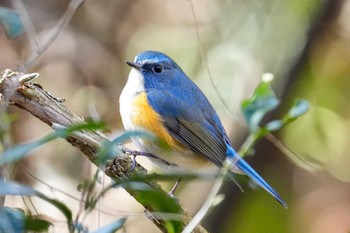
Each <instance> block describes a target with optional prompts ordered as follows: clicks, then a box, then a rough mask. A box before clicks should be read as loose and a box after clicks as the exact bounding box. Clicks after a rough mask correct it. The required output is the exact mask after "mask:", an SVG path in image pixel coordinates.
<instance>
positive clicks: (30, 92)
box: [0, 70, 207, 233]
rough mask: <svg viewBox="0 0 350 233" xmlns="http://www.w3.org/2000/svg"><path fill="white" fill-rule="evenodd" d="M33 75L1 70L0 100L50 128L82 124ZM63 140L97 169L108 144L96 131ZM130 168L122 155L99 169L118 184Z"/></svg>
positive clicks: (200, 232)
mask: <svg viewBox="0 0 350 233" xmlns="http://www.w3.org/2000/svg"><path fill="white" fill-rule="evenodd" d="M37 76H38V74H35V73H34V74H24V73H19V72H14V71H12V70H5V71H3V72H2V73H1V79H0V94H1V99H0V101H1V102H3V103H6V104H9V105H14V106H17V107H19V108H21V109H24V110H26V111H28V112H30V113H31V114H32V115H34V116H35V117H37V118H38V119H40V120H41V121H42V122H45V123H46V124H48V125H49V126H51V127H52V126H54V125H55V124H59V125H62V126H66V127H69V126H71V125H74V124H82V123H84V119H82V118H81V117H78V116H77V115H76V114H74V113H73V112H72V111H70V110H69V109H68V108H67V107H65V106H64V105H63V102H64V100H63V99H61V98H57V97H54V96H53V95H51V94H50V93H49V92H47V91H45V90H44V89H43V88H42V87H41V86H40V85H39V84H37V83H34V82H32V80H33V79H34V78H36V77H37ZM65 139H66V141H67V142H69V143H70V144H71V145H73V146H75V147H77V148H78V149H79V150H80V151H81V152H82V153H83V154H84V155H85V156H86V157H87V158H88V159H89V160H90V161H91V162H92V163H93V164H95V165H96V166H98V159H97V153H98V151H99V150H100V148H101V146H102V144H103V143H105V142H109V139H108V138H107V137H106V136H105V135H104V134H103V133H101V132H99V131H84V132H79V134H73V135H70V136H68V137H66V138H65ZM131 167H132V160H131V158H130V157H129V156H125V155H124V156H117V157H116V158H115V159H114V160H113V161H109V162H107V163H106V164H105V165H104V169H103V170H104V172H105V174H106V175H107V176H109V177H111V178H112V179H113V180H115V181H120V180H121V179H123V178H125V177H130V175H131V174H130V170H131V169H130V168H131ZM132 173H133V174H134V173H138V174H146V173H147V170H146V169H145V168H143V167H142V166H141V165H140V164H137V165H136V166H135V169H134V170H133V171H132ZM147 185H149V187H150V188H152V189H156V190H161V191H163V190H162V189H161V187H160V185H159V184H158V183H157V182H155V181H150V182H147ZM124 188H125V190H126V191H127V192H128V193H129V194H130V195H131V196H133V197H134V198H135V199H136V200H137V201H138V202H140V203H141V204H143V206H144V207H145V211H146V216H147V217H148V218H149V219H150V220H152V221H153V223H154V224H156V225H157V226H158V228H159V229H160V230H162V231H163V232H166V228H165V225H164V221H163V220H161V219H158V218H156V217H155V214H152V212H154V211H153V209H152V206H148V205H145V204H144V202H142V200H140V199H139V195H138V193H137V191H135V190H133V189H132V188H128V187H124ZM163 192H164V191H163ZM191 220H192V216H191V215H190V214H189V213H188V212H187V211H186V210H184V209H183V226H186V225H187V224H188V223H189V222H190V221H191ZM193 232H195V233H204V232H207V231H206V230H205V229H204V228H203V227H202V226H197V227H196V228H195V230H194V231H193Z"/></svg>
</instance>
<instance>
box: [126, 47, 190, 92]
mask: <svg viewBox="0 0 350 233" xmlns="http://www.w3.org/2000/svg"><path fill="white" fill-rule="evenodd" d="M127 64H128V65H129V66H131V67H133V68H135V69H137V70H138V71H139V72H140V73H141V74H142V76H143V79H144V80H143V81H144V86H145V89H146V90H150V89H160V88H169V87H172V88H174V87H179V86H186V83H187V82H189V81H190V80H189V78H188V77H187V76H186V74H185V73H184V72H183V71H182V69H181V68H180V67H179V66H178V65H177V64H176V62H175V61H173V60H172V59H171V58H170V57H168V56H167V55H165V54H164V53H161V52H157V51H144V52H142V53H140V54H139V55H138V56H137V57H136V58H135V60H134V62H128V61H127ZM190 82H191V81H190Z"/></svg>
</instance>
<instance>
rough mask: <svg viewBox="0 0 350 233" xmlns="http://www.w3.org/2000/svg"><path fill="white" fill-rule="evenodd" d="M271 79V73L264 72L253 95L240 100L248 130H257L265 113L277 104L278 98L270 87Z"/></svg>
mask: <svg viewBox="0 0 350 233" xmlns="http://www.w3.org/2000/svg"><path fill="white" fill-rule="evenodd" d="M272 80H273V76H272V75H269V74H265V75H264V77H263V80H262V82H261V83H260V84H259V86H258V87H257V88H256V89H255V91H254V93H253V95H252V96H251V97H250V98H249V99H246V100H244V101H243V102H242V105H241V109H242V112H243V115H244V117H245V119H246V121H247V122H248V127H249V129H250V131H253V132H255V131H257V130H258V129H259V128H260V127H259V124H260V122H261V120H262V118H263V117H264V116H265V115H266V113H268V112H270V111H272V110H274V109H276V108H277V107H278V105H279V100H278V99H277V98H276V96H275V93H274V92H273V90H272V88H271V82H272Z"/></svg>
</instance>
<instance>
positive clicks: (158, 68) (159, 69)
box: [153, 65, 163, 74]
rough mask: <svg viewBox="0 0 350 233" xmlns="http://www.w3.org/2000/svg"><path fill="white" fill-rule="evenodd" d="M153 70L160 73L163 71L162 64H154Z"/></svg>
mask: <svg viewBox="0 0 350 233" xmlns="http://www.w3.org/2000/svg"><path fill="white" fill-rule="evenodd" d="M153 71H154V72H155V73H157V74H160V73H162V71H163V66H161V65H155V66H154V67H153Z"/></svg>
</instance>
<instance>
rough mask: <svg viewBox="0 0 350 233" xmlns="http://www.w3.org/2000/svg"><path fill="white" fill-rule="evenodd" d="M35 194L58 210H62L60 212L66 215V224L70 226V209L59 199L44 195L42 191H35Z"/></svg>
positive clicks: (71, 220)
mask: <svg viewBox="0 0 350 233" xmlns="http://www.w3.org/2000/svg"><path fill="white" fill-rule="evenodd" d="M37 196H38V197H39V198H41V199H43V200H45V201H47V202H49V203H50V204H51V205H53V206H55V207H56V208H57V209H58V210H60V211H61V212H62V214H63V215H64V216H65V217H66V219H67V224H68V226H69V227H71V226H72V222H73V218H72V217H73V215H72V211H71V210H70V209H69V208H68V207H67V206H66V205H65V204H64V203H63V202H61V201H59V200H57V199H52V198H50V197H48V196H46V195H45V194H43V193H40V192H37Z"/></svg>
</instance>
